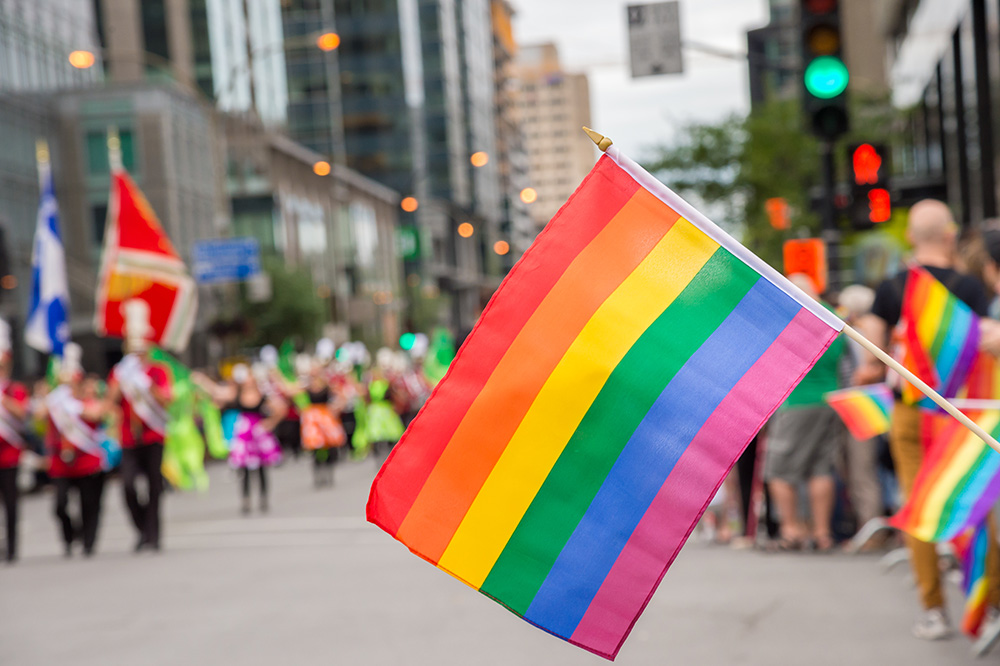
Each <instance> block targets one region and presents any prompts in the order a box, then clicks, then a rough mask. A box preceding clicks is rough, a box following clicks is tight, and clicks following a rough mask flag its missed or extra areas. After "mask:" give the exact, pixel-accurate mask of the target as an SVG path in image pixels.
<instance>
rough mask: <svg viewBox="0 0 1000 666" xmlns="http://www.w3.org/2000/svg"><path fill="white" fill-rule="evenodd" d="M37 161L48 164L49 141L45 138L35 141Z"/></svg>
mask: <svg viewBox="0 0 1000 666" xmlns="http://www.w3.org/2000/svg"><path fill="white" fill-rule="evenodd" d="M35 161H36V162H38V163H39V164H46V163H47V162H48V161H49V142H48V141H46V140H45V139H38V140H37V141H35Z"/></svg>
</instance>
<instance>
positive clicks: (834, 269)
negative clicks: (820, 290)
mask: <svg viewBox="0 0 1000 666" xmlns="http://www.w3.org/2000/svg"><path fill="white" fill-rule="evenodd" d="M820 152H821V154H822V169H823V205H822V215H823V219H822V221H823V230H822V234H821V236H822V238H823V240H824V241H825V242H826V262H827V271H828V274H829V279H828V280H827V284H828V285H829V289H831V290H836V289H838V288H840V256H839V247H838V244H839V242H840V233H839V232H838V231H837V206H836V203H835V201H834V199H835V197H836V194H837V190H836V174H835V173H834V171H835V168H834V162H833V141H830V140H826V141H823V142H822V144H821V148H820Z"/></svg>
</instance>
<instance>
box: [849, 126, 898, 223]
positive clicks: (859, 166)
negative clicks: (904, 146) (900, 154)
mask: <svg viewBox="0 0 1000 666" xmlns="http://www.w3.org/2000/svg"><path fill="white" fill-rule="evenodd" d="M847 156H848V160H849V162H850V165H851V225H852V226H853V227H854V228H855V229H871V228H872V227H873V226H875V225H876V224H878V223H880V222H886V221H888V219H889V218H890V217H892V197H891V196H890V194H889V153H888V150H887V149H886V147H885V146H884V145H882V144H878V143H860V144H854V145H851V146H848V154H847Z"/></svg>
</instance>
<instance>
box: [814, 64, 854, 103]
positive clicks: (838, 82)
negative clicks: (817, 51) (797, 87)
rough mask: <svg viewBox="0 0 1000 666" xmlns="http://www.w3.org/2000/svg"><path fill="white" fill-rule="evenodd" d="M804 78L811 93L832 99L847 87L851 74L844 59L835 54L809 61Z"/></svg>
mask: <svg viewBox="0 0 1000 666" xmlns="http://www.w3.org/2000/svg"><path fill="white" fill-rule="evenodd" d="M803 78H804V81H805V84H806V90H808V91H809V94H810V95H812V96H813V97H819V98H820V99H832V98H834V97H836V96H837V95H839V94H840V93H842V92H844V91H845V90H846V89H847V81H848V79H849V78H850V76H849V75H848V73H847V66H846V65H845V64H844V61H843V60H841V59H840V58H837V57H835V56H820V57H819V58H816V59H815V60H813V61H812V62H811V63H809V65H808V66H807V67H806V72H805V76H804V77H803Z"/></svg>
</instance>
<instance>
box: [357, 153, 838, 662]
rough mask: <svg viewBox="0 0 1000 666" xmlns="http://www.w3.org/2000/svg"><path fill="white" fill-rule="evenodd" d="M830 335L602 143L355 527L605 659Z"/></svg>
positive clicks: (798, 296) (793, 297)
mask: <svg viewBox="0 0 1000 666" xmlns="http://www.w3.org/2000/svg"><path fill="white" fill-rule="evenodd" d="M842 326H843V323H842V322H841V321H840V320H839V319H837V318H836V316H835V315H833V314H832V313H830V312H828V311H827V310H826V309H825V308H824V307H823V306H822V305H820V304H819V303H817V302H815V301H813V300H812V299H810V298H808V297H807V296H806V295H805V294H803V293H802V292H801V291H799V290H798V289H797V288H796V287H794V286H793V285H792V284H791V283H789V282H788V281H787V280H785V279H784V278H783V277H782V276H781V275H779V274H778V273H777V272H776V271H774V270H773V269H772V268H770V267H769V266H767V265H766V264H765V263H764V262H762V261H761V260H760V259H759V258H757V257H756V256H754V255H753V254H751V253H750V252H748V251H747V250H746V249H745V248H743V247H742V246H741V245H740V244H739V243H737V242H736V241H735V240H733V239H732V238H730V237H729V236H728V235H727V234H726V233H725V232H723V231H722V230H721V229H719V228H718V227H716V226H715V225H714V224H712V223H711V222H710V221H708V220H707V219H706V218H705V217H704V216H703V215H701V214H700V213H698V212H697V211H695V210H694V209H693V208H691V207H690V206H689V205H688V204H687V203H685V202H684V201H683V200H681V199H680V198H679V197H678V196H677V195H675V194H674V193H673V192H671V191H670V190H668V189H667V188H666V187H664V186H663V185H662V184H660V183H659V182H658V181H657V180H656V179H654V178H653V177H652V176H650V175H649V174H648V173H646V172H645V171H643V170H642V168H641V167H639V166H638V165H636V164H635V163H634V162H632V161H631V160H629V159H628V158H627V157H625V156H623V155H622V154H621V153H619V152H618V151H617V149H615V148H614V147H612V148H611V149H610V150H608V151H607V153H606V154H605V155H604V157H602V158H601V160H600V161H599V162H598V163H597V165H596V166H595V167H594V169H593V170H592V171H591V173H590V175H589V176H588V177H587V178H586V180H584V182H583V184H582V185H581V186H580V187H579V188H578V189H577V191H576V192H575V193H574V194H573V196H572V197H571V198H570V199H569V201H568V202H567V203H566V205H564V206H563V208H562V209H561V210H560V211H559V212H558V213H557V214H556V216H555V217H554V218H553V220H552V221H551V222H550V223H549V225H548V226H547V227H546V228H545V230H544V231H543V232H542V233H541V234H539V236H538V238H537V239H536V241H535V243H534V244H533V245H532V246H531V248H530V249H529V250H528V251H527V252H526V253H525V254H524V256H523V257H522V258H521V259H520V261H518V263H517V265H515V266H514V268H513V269H512V270H511V272H510V273H509V275H508V276H507V278H506V279H505V280H504V282H503V284H502V285H501V286H500V288H499V290H498V291H497V293H496V294H495V295H494V296H493V299H492V300H491V301H490V303H489V305H488V306H487V308H486V309H485V311H484V312H483V315H482V317H481V318H480V320H479V322H478V323H477V324H476V327H475V328H474V329H473V331H472V333H471V334H470V335H469V337H468V338H467V340H466V342H465V343H464V344H463V346H462V348H461V349H460V350H459V352H458V355H457V356H456V358H455V360H454V362H453V363H452V364H451V367H450V368H449V371H448V374H447V375H446V376H445V378H444V379H443V380H442V381H441V383H439V384H438V385H437V387H436V388H435V390H434V393H433V394H432V396H431V398H430V399H429V401H428V402H427V404H426V405H425V406H424V408H423V410H422V411H421V412H420V413H419V414H418V416H417V418H416V419H414V421H413V422H412V424H411V425H410V427H409V429H408V430H407V432H406V434H405V435H404V436H403V438H402V439H401V440H400V442H399V444H398V445H397V446H396V448H395V449H394V450H393V452H392V455H391V456H390V457H389V459H388V460H387V461H386V463H385V464H384V465H383V467H382V469H381V471H380V472H379V474H378V477H377V478H376V479H375V482H374V484H373V485H372V489H371V495H370V497H369V500H368V519H369V520H370V521H371V522H373V523H375V524H377V525H379V526H380V527H381V528H382V529H384V530H385V531H386V532H388V533H389V534H390V535H392V536H394V537H395V538H396V539H398V540H399V541H401V542H402V543H403V544H405V545H406V546H407V547H408V548H409V549H410V550H411V551H413V552H414V553H415V554H417V555H419V556H420V557H422V558H424V559H426V560H428V561H429V562H431V563H433V564H435V565H437V566H438V567H439V568H441V569H443V570H444V571H446V572H448V573H450V574H451V575H453V576H455V577H456V578H458V579H459V580H461V581H463V582H465V583H467V584H468V585H470V586H472V587H473V588H475V589H477V590H479V591H480V592H482V593H483V594H486V595H487V596H489V597H492V598H493V599H495V600H496V601H498V602H500V603H501V604H503V605H504V606H505V607H507V608H508V609H510V610H511V611H513V612H514V613H516V614H517V615H519V616H521V617H523V618H524V619H525V620H527V621H529V622H531V623H533V624H535V625H537V626H538V627H540V628H542V629H544V630H545V631H548V632H550V633H552V634H554V635H556V636H558V637H560V638H563V639H565V640H567V641H570V642H571V643H573V644H576V645H578V646H580V647H583V648H585V649H587V650H590V651H592V652H595V653H597V654H599V655H602V656H604V657H607V658H612V659H613V658H614V656H615V655H616V654H617V652H618V650H619V648H620V647H621V644H622V642H623V641H624V640H625V637H626V636H627V635H628V632H629V631H630V630H631V628H632V625H633V624H634V623H635V621H636V619H637V618H638V616H639V614H640V613H641V611H642V609H643V608H644V607H645V605H646V603H648V601H649V599H650V596H651V595H652V593H653V591H654V590H655V589H656V586H657V585H658V584H659V581H660V579H661V578H662V576H663V575H664V574H665V573H666V570H667V568H668V567H669V566H670V563H671V562H672V561H673V559H674V558H675V557H676V555H677V553H678V551H679V550H680V548H681V546H682V545H683V544H684V542H685V540H686V539H687V537H688V535H689V534H690V532H691V530H692V529H693V528H694V525H695V524H696V523H697V521H698V519H699V518H700V516H701V514H702V513H703V511H704V510H705V507H706V506H707V505H708V502H709V500H710V499H711V498H712V496H713V495H714V494H715V492H716V490H717V489H718V487H719V486H720V485H721V483H722V480H723V479H724V478H725V476H726V474H727V472H728V471H729V469H730V468H731V467H732V465H733V463H734V462H735V461H736V459H737V458H738V457H739V455H740V453H741V452H742V451H743V449H744V448H745V447H746V445H747V443H748V442H749V440H750V439H751V438H752V437H753V436H754V434H755V433H756V432H757V431H758V430H759V429H760V427H761V425H762V424H763V423H764V422H765V421H766V420H767V418H768V417H769V416H770V415H771V414H772V413H773V411H774V410H775V409H776V408H777V407H778V405H780V404H781V403H782V402H783V401H784V399H785V397H786V396H787V395H788V394H789V392H791V390H792V388H793V387H794V386H795V385H796V384H797V383H798V382H799V380H800V379H801V378H802V376H803V375H804V374H805V373H806V372H807V371H808V370H809V369H810V368H811V367H812V365H813V363H814V362H815V361H816V359H818V358H819V357H820V355H822V353H823V352H824V351H825V350H826V348H827V347H828V346H829V344H830V342H831V341H832V340H833V339H834V338H835V337H836V335H837V334H838V332H839V331H840V330H841V328H842Z"/></svg>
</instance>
